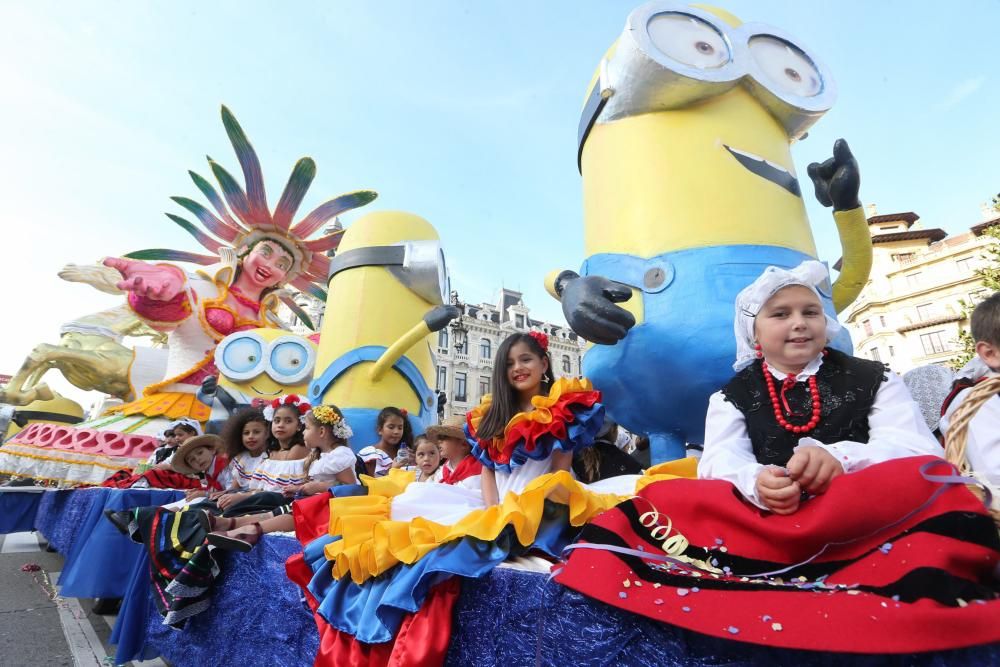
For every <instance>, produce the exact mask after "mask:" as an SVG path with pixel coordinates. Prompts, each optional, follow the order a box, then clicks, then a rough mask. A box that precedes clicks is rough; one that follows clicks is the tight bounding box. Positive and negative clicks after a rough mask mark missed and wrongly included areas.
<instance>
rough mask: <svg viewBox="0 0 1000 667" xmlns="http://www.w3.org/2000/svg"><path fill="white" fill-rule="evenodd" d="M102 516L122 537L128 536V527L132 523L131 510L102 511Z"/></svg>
mask: <svg viewBox="0 0 1000 667" xmlns="http://www.w3.org/2000/svg"><path fill="white" fill-rule="evenodd" d="M104 516H105V517H107V519H108V521H110V522H111V523H112V524H114V526H115V528H117V529H118V530H119V531H121V533H122V534H123V535H128V534H129V531H128V527H129V524H130V523H131V522H132V510H111V509H108V510H104Z"/></svg>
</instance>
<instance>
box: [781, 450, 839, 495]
mask: <svg viewBox="0 0 1000 667" xmlns="http://www.w3.org/2000/svg"><path fill="white" fill-rule="evenodd" d="M843 474H844V467H843V466H842V465H840V461H838V460H837V459H835V458H834V457H833V455H832V454H830V452H828V451H826V450H825V449H823V448H822V447H815V446H811V445H807V446H804V447H799V448H798V449H796V450H795V453H794V454H792V458H790V459H788V476H789V477H791V478H792V479H793V480H795V481H796V482H798V483H799V486H800V487H802V488H803V489H805V490H806V491H807V492H808V493H810V494H812V495H819V494H821V493H825V492H826V490H827V488H829V486H830V482H831V481H833V478H834V477H837V476H838V475H843Z"/></svg>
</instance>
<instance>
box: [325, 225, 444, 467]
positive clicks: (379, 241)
mask: <svg viewBox="0 0 1000 667" xmlns="http://www.w3.org/2000/svg"><path fill="white" fill-rule="evenodd" d="M450 292H451V289H450V285H449V281H448V271H447V268H446V266H445V261H444V253H443V252H442V250H441V243H440V241H439V240H438V235H437V232H436V231H435V230H434V227H432V226H431V224H430V223H429V222H427V221H426V220H424V219H423V218H421V217H419V216H416V215H413V214H411V213H403V212H400V211H383V212H378V213H370V214H368V215H366V216H364V217H362V218H360V219H358V220H357V221H356V222H355V223H354V224H353V225H351V226H350V227H349V228H348V229H347V231H346V232H344V237H343V240H342V241H341V242H340V248H339V250H338V251H337V255H336V256H335V257H334V258H333V260H332V261H331V262H330V286H329V291H328V297H327V309H326V313H325V314H324V319H323V328H322V331H321V334H320V344H319V355H318V358H317V365H316V375H315V378H314V380H313V381H312V383H310V385H309V402H310V403H312V404H313V405H318V404H320V403H333V404H335V405H337V406H338V407H339V408H340V409H341V410H342V411H343V413H344V417H345V419H347V421H348V423H349V424H350V425H351V428H352V429H353V431H354V434H355V435H354V437H353V438H351V445H352V446H353V447H354V448H355V449H358V448H359V447H363V446H365V445H370V444H372V443H373V442H374V441H375V440H376V435H375V418H376V416H377V415H378V412H379V410H381V409H382V408H383V407H385V406H388V405H391V406H395V407H397V408H402V409H404V410H406V411H407V414H408V418H409V420H410V424H411V426H413V429H414V433H423V432H424V431H425V430H426V429H427V427H428V426H430V425H431V424H432V423H434V421H435V420H436V419H437V396H436V394H435V392H434V391H433V390H432V389H431V388H430V386H429V384H428V380H430V379H432V378H433V377H434V374H435V371H434V363H433V360H432V358H431V346H430V339H429V337H430V335H431V333H432V332H435V331H439V330H441V329H442V328H444V327H445V326H446V325H447V324H448V322H450V321H451V320H453V319H454V318H456V317H458V315H459V309H458V308H457V307H456V306H451V305H446V304H447V301H448V299H449V297H450Z"/></svg>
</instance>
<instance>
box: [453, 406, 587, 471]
mask: <svg viewBox="0 0 1000 667" xmlns="http://www.w3.org/2000/svg"><path fill="white" fill-rule="evenodd" d="M536 400H537V399H536ZM600 400H601V393H600V392H599V391H573V392H566V393H563V394H561V395H560V396H559V398H558V399H556V400H555V401H553V402H552V403H551V404H548V405H545V406H544V409H543V410H539V409H535V410H532V411H531V412H521V413H518V414H517V415H515V416H514V417H513V418H512V419H511V423H510V424H508V426H507V429H506V431H505V434H504V435H505V437H504V438H503V439H502V440H501V439H500V438H494V439H493V440H492V441H490V442H484V441H482V440H480V439H479V438H478V436H477V435H476V427H477V426H478V424H479V420H480V419H481V418H482V417H483V416H484V415H485V414H486V410H487V408H488V407H489V403H483V404H480V405H478V406H476V407H475V408H473V409H472V410H471V411H469V413H468V414H467V415H466V424H467V425H468V431H469V435H470V436H471V437H472V438H473V439H475V440H476V441H477V442H478V443H479V446H480V447H482V448H483V450H484V451H485V452H486V453H487V455H488V456H489V457H490V460H492V461H493V462H494V463H497V464H500V465H509V464H510V460H511V457H512V455H513V453H514V450H515V449H517V448H518V446H521V445H522V443H523V447H524V450H525V451H528V452H533V451H535V448H536V447H537V446H538V443H537V441H538V440H539V439H540V438H542V437H543V436H545V435H551V436H552V437H553V438H555V439H556V440H560V441H564V440H566V439H567V435H568V434H567V432H566V424H567V423H570V422H572V421H573V420H574V418H575V416H574V414H573V411H572V410H571V409H570V408H571V407H577V408H578V409H590V408H592V407H594V405H595V404H596V403H599V402H600ZM546 412H548V413H551V419H549V420H547V421H542V420H540V419H538V418H537V417H538V416H539V414H545V413H546Z"/></svg>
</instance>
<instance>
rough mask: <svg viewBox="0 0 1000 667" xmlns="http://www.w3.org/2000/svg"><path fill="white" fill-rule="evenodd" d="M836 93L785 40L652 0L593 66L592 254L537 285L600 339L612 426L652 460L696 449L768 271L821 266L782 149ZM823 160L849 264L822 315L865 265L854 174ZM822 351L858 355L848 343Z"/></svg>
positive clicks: (849, 163) (587, 206)
mask: <svg viewBox="0 0 1000 667" xmlns="http://www.w3.org/2000/svg"><path fill="white" fill-rule="evenodd" d="M834 97H835V90H834V84H833V79H832V78H831V76H830V73H829V72H828V71H827V69H826V68H825V67H824V66H823V65H822V64H821V63H820V61H819V60H818V59H817V58H816V57H815V56H813V55H812V54H811V53H810V52H808V51H807V50H806V48H805V47H803V46H802V45H801V44H799V43H798V42H797V41H796V40H795V39H794V38H793V37H791V36H790V35H788V34H787V33H785V32H784V31H782V30H778V29H776V28H772V27H769V26H764V25H759V24H750V23H742V22H741V21H740V20H739V19H737V18H736V17H734V16H732V15H731V14H729V13H727V12H724V11H722V10H718V9H711V8H700V7H688V6H683V5H677V4H674V3H672V2H664V1H660V0H658V1H654V2H649V3H647V4H644V5H642V6H641V7H639V8H637V9H635V10H634V11H633V12H632V13H631V14H630V15H629V17H628V21H627V23H626V26H625V30H624V32H623V33H622V35H621V36H620V37H619V38H618V40H617V41H616V42H615V44H613V45H612V46H611V48H610V49H609V50H608V52H607V53H606V54H605V56H604V58H603V59H602V60H601V62H600V65H599V67H598V69H597V72H596V73H595V75H594V78H593V80H592V82H591V85H590V88H589V91H588V96H587V101H586V103H585V105H584V109H583V115H582V117H581V119H580V124H579V130H578V155H577V158H578V164H579V167H580V171H581V174H582V175H583V200H584V229H585V247H586V252H587V255H588V257H587V259H586V261H585V262H584V263H583V267H582V269H581V271H580V273H579V274H577V273H575V272H572V271H562V272H556V273H553V274H552V275H550V276H549V278H548V280H547V288H548V289H549V291H550V293H552V294H553V295H554V296H556V298H559V299H561V300H562V304H563V312H564V314H565V315H566V318H567V321H568V322H569V324H570V326H571V327H572V328H573V329H574V330H575V331H576V332H577V333H579V334H580V335H581V336H583V337H584V338H586V339H588V340H590V341H592V342H594V343H598V344H597V345H595V346H594V347H592V348H591V349H590V350H589V351H588V352H587V353H586V355H585V357H584V363H583V372H584V373H585V374H586V375H587V376H588V377H589V378H590V379H591V380H593V382H594V385H595V386H596V387H597V388H599V389H600V390H601V391H602V392H603V393H604V399H605V404H606V406H607V408H608V411H609V414H610V416H611V417H612V418H613V419H615V420H616V421H617V422H619V423H621V424H623V425H624V426H625V427H626V428H628V429H630V430H632V431H634V432H638V433H647V434H649V436H650V440H651V444H652V456H653V460H654V461H663V460H670V459H674V458H678V457H681V456H684V451H685V443H686V442H693V443H698V442H701V441H702V439H703V437H704V420H705V411H706V409H707V406H708V397H709V395H710V394H711V393H712V392H713V391H716V390H717V389H718V388H719V387H721V386H722V385H723V384H724V383H725V381H726V379H727V378H728V377H729V376H730V375H731V369H730V364H731V363H732V360H733V358H734V356H735V355H734V351H735V342H734V337H733V303H734V302H735V297H736V294H737V293H738V292H739V291H740V290H741V289H742V288H743V287H745V286H746V285H747V284H749V283H750V282H752V281H753V280H754V279H755V278H756V277H757V276H758V275H760V273H761V271H762V270H763V269H764V267H766V266H768V265H776V266H782V267H793V266H796V265H797V264H799V263H800V262H802V261H803V260H806V259H814V258H815V257H816V248H815V245H814V242H813V237H812V233H811V231H810V228H809V221H808V219H807V218H806V211H805V206H804V204H803V200H802V191H801V186H800V183H799V179H798V176H797V175H796V172H795V165H794V164H793V163H792V157H791V151H790V145H791V142H792V141H795V140H797V139H801V138H803V137H804V136H805V135H806V132H807V130H808V129H809V127H810V126H811V125H812V124H813V123H815V122H816V121H817V120H818V119H819V118H820V117H821V116H822V115H823V114H824V113H825V112H826V111H827V110H829V109H830V107H831V106H832V105H833V101H834ZM833 153H834V155H833V158H831V159H829V160H827V161H826V162H824V163H822V164H811V165H810V166H809V176H810V177H811V178H812V180H813V182H814V185H815V191H816V196H817V198H818V199H819V200H820V202H821V203H822V204H823V205H825V206H833V210H834V220H835V221H836V223H837V226H838V230H839V232H840V238H841V243H842V245H843V251H844V253H843V254H844V266H843V269H842V271H841V273H840V277H839V279H838V280H837V282H836V284H834V285H833V286H832V288H830V289H827V290H825V294H824V297H825V306H826V308H827V310H828V311H829V312H830V313H831V314H834V313H835V311H839V310H842V309H843V308H845V307H846V306H847V305H848V304H850V303H851V302H852V301H853V300H854V299H855V297H856V296H857V294H858V292H859V291H860V290H861V288H862V287H863V286H864V284H865V282H866V281H867V279H868V274H869V271H870V269H871V240H870V236H869V234H868V228H867V222H866V220H865V217H864V213H863V211H862V208H861V203H860V201H859V199H858V189H859V185H860V176H859V172H858V166H857V163H856V162H855V160H854V158H853V156H852V155H851V152H850V149H849V148H848V146H847V144H846V142H844V141H843V140H839V141H838V142H837V143H836V145H835V146H834V151H833ZM821 291H823V290H821ZM618 304H620V305H618ZM832 344H833V345H834V346H835V347H838V348H840V349H843V350H845V351H850V349H851V345H850V340H849V339H848V338H847V335H846V332H845V334H844V337H843V338H842V339H839V340H836V341H832Z"/></svg>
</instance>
